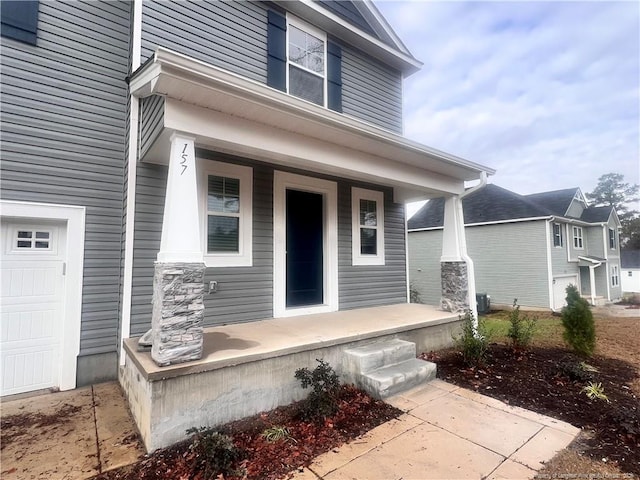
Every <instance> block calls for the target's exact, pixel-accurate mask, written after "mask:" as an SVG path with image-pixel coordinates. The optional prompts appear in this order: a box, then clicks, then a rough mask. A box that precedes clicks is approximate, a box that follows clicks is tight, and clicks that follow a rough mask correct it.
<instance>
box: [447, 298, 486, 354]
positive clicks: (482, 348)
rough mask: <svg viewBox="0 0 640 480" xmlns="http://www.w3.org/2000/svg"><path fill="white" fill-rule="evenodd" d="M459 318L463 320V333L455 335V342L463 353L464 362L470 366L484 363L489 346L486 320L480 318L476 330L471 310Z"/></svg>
mask: <svg viewBox="0 0 640 480" xmlns="http://www.w3.org/2000/svg"><path fill="white" fill-rule="evenodd" d="M459 318H460V320H462V333H461V334H460V335H459V336H458V337H454V342H455V344H456V347H457V348H458V350H459V351H460V353H462V359H463V360H464V363H466V364H467V365H469V366H479V365H483V364H484V361H485V359H486V356H487V350H488V348H489V332H488V331H487V329H486V327H485V324H484V320H483V319H482V318H479V319H478V328H477V330H476V328H475V326H474V324H473V323H474V322H473V321H474V317H473V314H472V313H471V310H467V311H466V312H465V314H464V316H460V317H459Z"/></svg>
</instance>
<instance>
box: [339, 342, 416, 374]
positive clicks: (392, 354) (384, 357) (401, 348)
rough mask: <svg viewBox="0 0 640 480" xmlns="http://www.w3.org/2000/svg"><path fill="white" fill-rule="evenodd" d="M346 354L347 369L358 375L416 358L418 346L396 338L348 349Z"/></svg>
mask: <svg viewBox="0 0 640 480" xmlns="http://www.w3.org/2000/svg"><path fill="white" fill-rule="evenodd" d="M344 354H345V356H344V367H345V369H346V370H347V371H348V372H351V373H352V374H354V375H357V374H361V373H368V372H372V371H373V370H376V369H378V368H381V367H384V366H385V365H392V364H394V363H400V362H404V361H405V360H410V359H412V358H416V344H415V343H413V342H407V341H405V340H400V339H397V338H396V339H393V340H387V341H384V342H377V343H372V344H369V345H365V346H363V347H357V348H351V349H347V350H345V352H344Z"/></svg>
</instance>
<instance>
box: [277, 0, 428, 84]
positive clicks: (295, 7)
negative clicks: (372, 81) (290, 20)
mask: <svg viewBox="0 0 640 480" xmlns="http://www.w3.org/2000/svg"><path fill="white" fill-rule="evenodd" d="M286 10H287V11H290V12H291V13H294V14H295V15H297V16H299V17H301V18H303V19H305V20H309V21H312V22H313V24H314V25H317V26H318V27H320V28H322V29H323V30H325V31H326V32H327V33H331V34H334V35H336V36H337V37H338V38H342V39H344V40H346V41H347V42H349V43H351V44H353V45H354V46H356V47H358V48H360V49H361V50H363V51H365V52H367V53H369V54H370V55H372V56H373V57H374V58H378V59H379V60H382V61H383V62H385V63H387V64H389V65H391V66H392V67H395V68H397V69H398V70H400V71H401V72H402V73H403V74H404V75H405V76H409V75H411V74H412V73H416V72H417V71H419V70H420V69H421V68H422V65H423V63H422V62H421V61H419V60H417V59H416V58H414V57H413V55H411V53H410V52H409V50H408V49H407V48H406V47H405V46H404V45H403V44H402V42H399V43H398V40H399V39H398V37H397V36H396V35H395V34H393V35H390V37H391V39H392V40H393V41H394V43H395V44H396V48H395V49H394V48H393V47H391V46H389V45H387V44H386V43H384V42H382V41H381V40H379V39H377V38H375V37H374V36H372V35H370V34H368V33H367V32H364V31H362V30H360V29H359V28H357V27H356V26H355V25H352V24H350V23H348V22H347V21H345V20H343V19H342V18H340V17H338V16H337V15H335V14H333V13H332V12H330V11H328V10H326V9H325V8H323V7H322V5H320V4H318V3H317V2H314V1H313V0H300V1H299V2H290V1H287V2H286ZM385 23H386V22H385ZM387 33H389V32H387Z"/></svg>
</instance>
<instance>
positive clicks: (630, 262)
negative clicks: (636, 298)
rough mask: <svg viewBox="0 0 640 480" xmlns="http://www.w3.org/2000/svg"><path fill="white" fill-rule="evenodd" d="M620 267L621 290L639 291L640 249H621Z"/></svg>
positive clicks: (624, 291)
mask: <svg viewBox="0 0 640 480" xmlns="http://www.w3.org/2000/svg"><path fill="white" fill-rule="evenodd" d="M620 268H621V273H620V275H621V280H622V281H621V285H622V292H623V293H640V250H622V251H621V252H620Z"/></svg>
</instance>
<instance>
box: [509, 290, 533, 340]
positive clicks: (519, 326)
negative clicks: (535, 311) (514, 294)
mask: <svg viewBox="0 0 640 480" xmlns="http://www.w3.org/2000/svg"><path fill="white" fill-rule="evenodd" d="M537 321H538V319H537V318H535V317H529V316H528V315H526V314H520V305H518V299H517V298H516V299H514V300H513V310H511V311H510V312H509V323H510V326H509V331H508V332H507V337H509V339H510V340H511V346H512V347H513V349H514V350H516V351H519V350H526V349H527V348H528V347H529V345H530V344H531V340H532V339H533V334H534V333H535V331H536V326H537Z"/></svg>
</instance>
